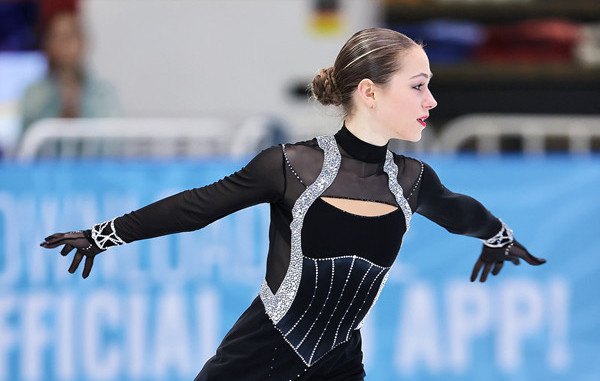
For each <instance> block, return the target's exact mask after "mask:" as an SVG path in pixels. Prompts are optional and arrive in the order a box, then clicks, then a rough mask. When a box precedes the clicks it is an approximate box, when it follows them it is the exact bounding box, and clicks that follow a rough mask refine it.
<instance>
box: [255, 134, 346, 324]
mask: <svg viewBox="0 0 600 381" xmlns="http://www.w3.org/2000/svg"><path fill="white" fill-rule="evenodd" d="M317 143H318V144H319V147H321V149H322V150H323V151H324V158H323V168H322V169H321V173H319V176H318V177H317V179H316V180H315V182H314V183H312V184H311V185H310V186H309V187H308V188H306V189H305V190H304V192H302V194H301V195H300V197H298V199H297V200H296V203H295V204H294V207H293V209H292V223H291V224H290V230H291V232H292V237H291V252H290V264H289V267H288V269H287V272H286V274H285V277H284V278H283V281H282V282H281V285H280V286H279V289H278V290H277V292H276V293H275V294H273V292H272V291H271V289H270V288H269V285H268V284H267V281H266V280H264V281H263V283H262V286H261V289H260V298H261V300H262V302H263V304H264V306H265V311H266V312H267V315H268V316H269V318H270V319H271V320H272V321H273V323H274V324H277V323H278V322H279V321H280V320H281V318H283V316H284V315H285V314H286V313H287V311H288V310H289V309H290V307H291V305H292V302H293V301H294V298H295V297H296V293H297V292H298V286H299V285H300V277H301V275H302V241H301V232H302V224H303V222H304V216H305V215H306V212H307V211H308V208H309V207H310V206H311V205H312V203H313V202H314V201H315V200H316V199H317V198H318V197H319V196H320V195H321V194H322V193H323V192H324V191H325V189H327V188H328V187H329V186H330V185H331V183H333V180H334V179H335V177H336V175H337V172H338V170H339V167H340V163H341V155H340V152H339V150H338V149H337V143H336V142H335V138H334V137H333V136H318V137H317Z"/></svg>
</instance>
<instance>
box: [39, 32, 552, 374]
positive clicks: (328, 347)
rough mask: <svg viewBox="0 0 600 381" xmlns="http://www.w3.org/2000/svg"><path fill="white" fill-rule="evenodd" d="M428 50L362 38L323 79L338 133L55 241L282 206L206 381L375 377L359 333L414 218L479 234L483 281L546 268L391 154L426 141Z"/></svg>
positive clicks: (414, 163) (415, 165) (320, 86)
mask: <svg viewBox="0 0 600 381" xmlns="http://www.w3.org/2000/svg"><path fill="white" fill-rule="evenodd" d="M431 77H432V74H431V71H430V68H429V62H428V59H427V56H426V54H425V52H424V50H423V49H422V47H421V46H420V45H418V44H416V43H415V42H414V41H412V40H411V39H409V38H408V37H406V36H404V35H402V34H400V33H397V32H394V31H391V30H387V29H378V28H377V29H368V30H363V31H360V32H358V33H356V34H355V35H354V36H352V38H350V40H348V42H347V43H346V44H345V45H344V47H343V48H342V50H341V51H340V53H339V55H338V57H337V59H336V61H335V64H334V66H333V67H330V68H328V69H324V70H321V72H320V73H319V74H318V75H317V76H316V77H315V78H314V80H313V82H312V90H313V94H314V96H315V98H316V99H317V100H319V101H320V102H321V103H323V104H324V105H328V104H333V105H341V106H342V107H343V109H344V111H345V114H346V116H345V122H344V125H343V127H342V128H341V129H340V130H339V131H338V132H337V133H336V134H335V135H334V136H320V137H317V138H315V139H313V140H310V141H306V142H300V143H296V144H285V145H281V146H278V147H271V148H269V149H266V150H265V151H263V152H261V153H260V154H258V155H257V156H256V157H255V158H254V159H253V160H252V161H251V162H250V163H249V164H248V165H247V166H246V167H244V168H242V169H241V170H240V171H238V172H236V173H234V174H232V175H231V176H228V177H226V178H224V179H222V180H220V181H218V182H216V183H214V184H211V185H208V186H205V187H203V188H198V189H192V190H188V191H185V192H182V193H179V194H176V195H174V196H171V197H168V198H166V199H163V200H160V201H158V202H156V203H154V204H151V205H148V206H146V207H144V208H142V209H139V210H137V211H134V212H131V213H129V214H125V215H124V216H122V217H118V218H115V219H113V220H111V221H107V222H104V223H101V224H98V225H95V226H94V227H93V228H92V229H91V230H86V231H80V232H71V233H58V234H54V235H52V236H50V237H48V238H46V240H45V242H44V243H42V246H44V247H47V248H54V247H57V246H58V245H62V244H64V247H63V249H62V250H61V254H62V255H67V254H68V253H69V252H70V251H71V250H72V249H73V248H76V249H77V251H76V253H75V257H74V260H73V263H72V265H71V267H70V268H69V271H70V272H71V273H73V272H74V271H75V270H76V269H77V267H78V265H79V263H80V262H81V260H82V258H83V257H84V256H85V257H86V261H85V266H84V270H83V277H84V278H85V277H87V276H88V275H89V273H90V270H91V267H92V264H93V260H94V256H95V255H96V254H98V253H100V252H101V251H103V250H105V249H107V248H109V247H111V246H116V245H121V244H125V243H129V242H132V241H135V240H140V239H145V238H151V237H157V236H161V235H165V234H171V233H176V232H183V231H190V230H195V229H200V228H202V227H204V226H206V225H207V224H209V223H211V222H213V221H215V220H217V219H219V218H221V217H223V216H226V215H228V214H230V213H233V212H235V211H237V210H239V209H242V208H245V207H248V206H251V205H255V204H258V203H263V202H268V203H269V204H270V206H271V225H270V230H269V252H268V256H267V271H266V276H265V281H264V282H263V285H262V288H261V291H260V295H259V296H258V297H257V298H256V299H255V300H254V301H253V303H252V304H251V305H250V307H249V308H248V309H247V310H246V311H245V312H244V313H243V315H242V316H241V317H240V318H239V320H238V321H237V322H236V323H235V325H234V326H233V328H232V329H231V330H230V331H229V333H227V335H226V336H225V338H224V339H223V342H222V343H221V345H220V346H219V348H218V349H217V353H216V355H215V356H214V357H212V358H211V359H210V360H209V361H208V362H207V363H206V364H205V366H204V368H203V369H202V371H201V372H200V374H199V375H198V376H197V377H196V380H296V379H300V380H309V379H310V380H345V381H350V380H362V379H363V378H364V376H365V373H364V370H363V365H362V352H361V337H360V327H361V326H362V323H363V321H364V319H365V317H366V315H367V314H368V312H369V310H370V309H371V308H372V306H373V304H374V303H375V301H376V300H377V297H378V295H379V292H380V291H381V289H382V287H383V285H384V284H385V281H386V279H387V275H388V272H389V270H390V267H391V266H392V264H393V262H394V260H395V258H396V255H397V254H398V250H399V249H400V245H401V243H402V237H403V235H404V233H405V232H406V231H407V230H408V228H409V226H410V220H411V216H412V214H413V213H414V212H417V213H420V214H422V215H424V216H425V217H427V218H429V219H431V220H432V221H434V222H436V223H438V224H440V225H441V226H443V227H444V228H446V229H447V230H449V231H450V232H452V233H456V234H464V235H468V236H472V237H477V238H480V239H481V240H482V241H483V250H482V253H481V256H480V257H479V259H478V260H477V262H476V264H475V267H474V269H473V272H472V274H471V281H474V280H475V279H476V278H477V277H478V275H479V273H480V271H481V268H482V267H483V270H482V271H481V277H480V280H481V281H482V282H483V281H485V280H486V277H487V275H488V273H489V272H490V271H492V274H494V275H496V274H498V272H499V271H500V269H501V268H502V265H503V263H504V260H510V261H512V262H514V263H515V264H517V263H518V262H519V259H520V258H521V259H524V260H525V261H527V262H528V263H530V264H532V265H539V264H542V263H544V262H545V260H543V259H539V258H535V257H533V256H532V255H531V254H529V253H528V252H527V250H526V249H525V248H524V247H523V246H521V245H520V244H519V243H518V242H517V241H516V240H515V239H514V238H513V235H512V231H511V230H510V229H509V228H508V227H507V226H506V225H505V224H504V223H503V222H502V221H501V220H499V219H498V218H496V217H494V216H493V215H492V214H491V213H490V212H489V211H488V210H487V209H486V208H485V207H483V206H482V205H481V204H480V203H479V202H478V201H476V200H474V199H473V198H471V197H468V196H465V195H461V194H457V193H453V192H451V191H450V190H448V189H447V188H445V187H444V186H443V185H442V184H441V183H440V180H439V179H438V177H437V175H436V174H435V172H434V171H433V169H431V167H429V166H428V165H427V164H425V163H423V162H421V161H419V160H417V159H413V158H409V157H406V156H402V155H397V154H394V153H392V152H390V151H388V150H387V144H388V141H389V139H392V138H396V139H405V140H410V141H417V140H419V139H420V137H421V132H422V130H423V129H424V128H425V126H426V122H425V120H426V119H427V117H428V116H429V112H430V110H431V109H433V108H434V107H435V106H436V101H435V99H434V98H433V96H432V95H431V92H430V91H429V89H428V83H429V81H430V80H431Z"/></svg>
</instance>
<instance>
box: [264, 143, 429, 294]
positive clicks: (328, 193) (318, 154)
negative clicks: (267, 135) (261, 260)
mask: <svg viewBox="0 0 600 381" xmlns="http://www.w3.org/2000/svg"><path fill="white" fill-rule="evenodd" d="M338 148H339V150H340V154H341V155H342V161H341V164H340V169H339V171H338V174H337V177H336V178H335V180H334V182H333V184H332V185H331V186H330V187H329V188H328V189H327V190H325V192H324V193H323V194H322V195H321V197H325V198H327V197H331V198H338V199H351V200H361V201H370V202H377V203H382V204H385V205H391V206H393V207H395V208H398V207H399V206H398V203H397V202H396V199H395V197H394V195H393V194H392V192H391V191H390V189H389V185H388V177H387V174H386V173H385V172H384V171H383V159H382V160H381V161H379V162H377V163H369V162H365V161H362V160H357V159H355V158H354V157H352V156H350V154H349V153H347V152H346V151H345V150H344V149H343V148H342V147H341V146H339V145H338ZM282 155H284V161H285V163H286V168H285V182H286V188H285V194H284V197H283V203H284V205H281V206H282V207H283V208H284V209H286V210H287V211H289V210H291V209H292V208H293V206H294V203H295V202H296V199H297V198H298V197H299V196H300V195H301V194H302V192H304V190H305V189H306V187H307V186H309V185H310V184H312V183H313V182H314V181H315V180H316V178H317V176H318V175H319V173H320V171H321V169H322V167H323V151H322V150H321V148H319V146H318V144H317V142H316V140H314V139H313V140H310V141H306V142H301V143H296V144H286V145H285V147H283V149H282ZM395 162H396V164H397V165H398V181H399V183H400V185H401V186H402V189H403V191H404V197H405V198H406V199H407V200H408V202H409V205H410V207H411V209H412V210H413V211H414V210H415V209H416V206H417V198H418V197H417V196H418V192H419V188H420V181H419V180H420V177H421V175H422V170H423V169H422V168H423V167H422V164H421V162H420V161H418V160H415V159H411V158H406V157H404V156H401V155H395ZM346 211H348V212H351V211H349V210H346ZM271 217H272V226H271V235H270V246H269V256H268V259H267V276H266V279H267V283H268V284H269V287H270V288H271V291H272V292H273V293H275V292H276V291H277V289H278V288H279V285H280V284H281V282H282V280H283V278H284V276H285V273H286V271H287V268H288V265H289V253H290V237H289V234H290V230H289V224H290V223H291V219H292V216H291V213H289V212H284V211H283V210H278V208H276V207H273V206H272V209H271ZM273 225H276V226H277V229H275V228H274V226H273ZM284 226H285V227H286V229H283V227H284Z"/></svg>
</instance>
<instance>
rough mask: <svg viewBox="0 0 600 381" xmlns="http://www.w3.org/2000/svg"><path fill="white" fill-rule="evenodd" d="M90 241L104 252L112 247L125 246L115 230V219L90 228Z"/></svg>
mask: <svg viewBox="0 0 600 381" xmlns="http://www.w3.org/2000/svg"><path fill="white" fill-rule="evenodd" d="M92 239H93V240H94V242H95V243H96V246H98V247H99V248H101V249H103V250H106V249H108V248H109V247H112V246H119V245H125V244H126V242H125V241H123V240H122V239H121V237H119V235H118V234H117V232H116V230H115V218H113V219H112V220H110V221H106V222H102V223H100V224H96V225H94V226H93V227H92Z"/></svg>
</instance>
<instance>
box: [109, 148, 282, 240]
mask: <svg viewBox="0 0 600 381" xmlns="http://www.w3.org/2000/svg"><path fill="white" fill-rule="evenodd" d="M282 165H283V154H282V151H281V147H277V146H276V147H271V148H268V149H266V150H264V151H262V152H261V153H259V154H258V155H257V156H256V157H255V158H254V159H252V160H251V161H250V162H249V163H248V164H247V165H246V166H245V167H244V168H242V169H241V170H239V171H237V172H235V173H233V174H232V175H230V176H227V177H225V178H223V179H221V180H219V181H217V182H215V183H213V184H210V185H207V186H205V187H202V188H195V189H190V190H186V191H183V192H181V193H178V194H175V195H173V196H170V197H167V198H165V199H162V200H160V201H157V202H155V203H153V204H150V205H148V206H145V207H143V208H141V209H138V210H136V211H133V212H131V213H128V214H125V215H123V216H121V217H118V218H116V219H115V221H114V227H115V231H116V233H117V235H118V236H119V237H120V238H121V239H122V240H123V241H125V242H127V243H129V242H132V241H136V240H140V239H146V238H152V237H158V236H162V235H166V234H172V233H179V232H184V231H192V230H197V229H200V228H202V227H204V226H206V225H208V224H210V223H211V222H213V221H216V220H218V219H219V218H222V217H224V216H226V215H228V214H231V213H233V212H235V211H237V210H240V209H243V208H246V207H249V206H252V205H256V204H260V203H264V202H269V203H275V202H278V201H279V200H280V199H281V198H282V196H283V193H284V190H285V177H284V176H283V173H284V172H283V171H282Z"/></svg>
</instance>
